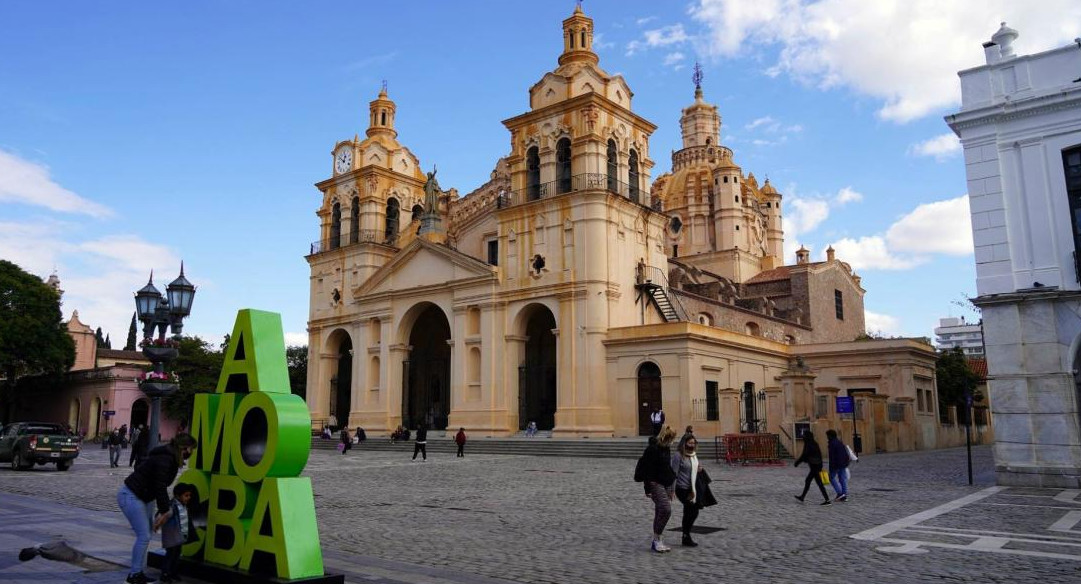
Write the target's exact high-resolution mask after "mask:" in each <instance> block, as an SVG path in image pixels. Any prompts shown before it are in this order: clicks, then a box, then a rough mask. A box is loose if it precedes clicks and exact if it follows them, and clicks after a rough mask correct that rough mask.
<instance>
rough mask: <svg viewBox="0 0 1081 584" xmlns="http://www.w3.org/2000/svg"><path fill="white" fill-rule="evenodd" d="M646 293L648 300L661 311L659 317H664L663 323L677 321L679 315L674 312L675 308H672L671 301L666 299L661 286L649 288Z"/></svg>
mask: <svg viewBox="0 0 1081 584" xmlns="http://www.w3.org/2000/svg"><path fill="white" fill-rule="evenodd" d="M647 291H648V292H649V296H650V298H652V299H653V304H655V305H656V306H657V309H658V310H660V311H661V316H663V317H664V321H665V322H676V321H678V320H679V313H678V312H676V308H675V307H674V306H672V301H671V300H669V299H668V294H667V293H666V292H665V291H664V288H662V287H661V286H656V285H653V286H649V287H648V289H647Z"/></svg>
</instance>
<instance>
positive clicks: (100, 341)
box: [94, 326, 105, 349]
mask: <svg viewBox="0 0 1081 584" xmlns="http://www.w3.org/2000/svg"><path fill="white" fill-rule="evenodd" d="M94 337H95V338H96V339H97V340H98V348H99V349H104V348H105V337H104V336H102V334H101V327H100V326H99V327H98V331H97V332H96V333H94Z"/></svg>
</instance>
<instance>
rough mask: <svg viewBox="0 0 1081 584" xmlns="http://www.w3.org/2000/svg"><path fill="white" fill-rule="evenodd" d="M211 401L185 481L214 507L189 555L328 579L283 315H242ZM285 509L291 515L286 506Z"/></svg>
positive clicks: (206, 398)
mask: <svg viewBox="0 0 1081 584" xmlns="http://www.w3.org/2000/svg"><path fill="white" fill-rule="evenodd" d="M225 355H226V358H225V364H224V365H223V366H222V370H221V376H220V378H219V379H218V386H217V391H216V393H214V394H200V395H196V396H195V410H194V413H193V415H192V425H191V430H192V435H194V436H195V437H196V438H197V439H198V440H199V449H198V450H196V451H195V453H194V454H193V455H192V457H191V460H192V461H193V462H192V468H191V469H189V470H188V471H186V472H185V473H184V474H183V475H181V477H180V481H181V482H185V483H190V484H192V485H195V488H196V490H197V492H198V493H197V494H198V497H197V499H198V502H199V505H200V506H202V505H205V506H206V509H207V518H206V519H207V525H206V529H205V530H204V529H202V528H200V529H197V532H198V533H197V535H198V538H199V539H198V541H195V542H192V543H190V544H187V545H185V546H184V548H183V554H184V556H185V557H188V558H191V559H193V560H196V561H197V560H198V559H199V558H200V557H201V558H202V561H204V562H207V563H213V564H219V565H223V566H226V567H230V568H237V569H240V570H245V571H250V572H253V573H259V574H269V575H272V576H274V577H277V578H283V579H290V580H291V579H299V578H312V577H317V576H323V555H322V551H321V549H320V547H319V530H318V528H317V525H316V521H315V499H314V497H313V495H312V485H311V479H309V478H307V477H301V476H299V475H300V473H301V471H303V470H304V466H305V465H306V464H307V463H308V454H309V452H310V451H311V415H310V414H309V413H308V406H307V404H305V403H304V400H303V399H301V398H300V397H299V396H296V395H293V394H292V393H290V392H289V372H288V369H287V368H286V364H285V337H284V336H283V335H282V326H281V317H280V316H279V315H278V314H276V313H273V312H263V311H259V310H251V309H246V310H241V311H240V312H239V313H237V318H236V325H235V326H234V327H233V335H232V336H231V337H230V340H229V347H228V349H227V350H226V353H225ZM286 507H288V508H286Z"/></svg>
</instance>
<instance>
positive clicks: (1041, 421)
mask: <svg viewBox="0 0 1081 584" xmlns="http://www.w3.org/2000/svg"><path fill="white" fill-rule="evenodd" d="M1017 36H1018V33H1017V31H1014V30H1012V29H1010V28H1008V27H1006V26H1005V24H1003V26H1002V28H1001V29H999V30H998V32H996V33H995V35H994V36H993V37H992V38H991V42H989V43H985V44H984V53H985V56H986V59H987V63H986V65H983V66H980V67H976V68H973V69H969V70H966V71H961V72H960V73H959V75H960V77H961V110H960V111H959V112H958V113H956V114H954V115H951V116H947V118H946V122H947V123H948V124H949V126H950V128H952V129H953V131H954V132H956V133H957V135H958V136H959V137H960V138H961V143H962V145H963V146H964V152H965V169H966V173H967V175H968V194H969V206H970V209H971V213H972V231H973V240H974V243H975V251H976V290H977V294H978V297H977V298H976V299H975V303H976V304H977V305H978V306H979V307H980V308H981V309H982V311H983V320H984V337H985V343H986V348H987V362H988V373H989V387H990V393H991V404H992V415H993V417H994V425H995V433H996V443H995V448H994V453H995V467H996V475H997V479H998V482H999V483H1000V484H1005V485H1034V486H1037V485H1038V486H1054V487H1070V488H1078V487H1079V486H1081V417H1079V404H1078V385H1079V384H1078V380H1079V377H1078V371H1079V370H1081V362H1079V355H1078V349H1079V347H1081V285H1079V279H1081V270H1079V269H1078V265H1079V263H1078V262H1079V259H1081V256H1079V255H1078V252H1079V251H1081V247H1079V244H1081V41H1078V42H1077V44H1070V45H1067V46H1065V47H1061V48H1058V49H1053V50H1050V51H1045V52H1043V53H1037V54H1033V55H1024V56H1017V55H1015V54H1014V52H1013V48H1012V46H1011V45H1012V43H1013V41H1014V40H1015V39H1016V38H1017Z"/></svg>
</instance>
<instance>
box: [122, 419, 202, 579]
mask: <svg viewBox="0 0 1081 584" xmlns="http://www.w3.org/2000/svg"><path fill="white" fill-rule="evenodd" d="M195 445H196V442H195V439H194V438H192V437H191V436H190V435H188V434H177V435H176V437H175V438H173V439H172V440H170V441H169V443H168V444H163V445H161V446H158V447H157V448H155V449H154V450H151V451H150V454H149V455H148V456H147V457H146V460H144V461H143V462H142V463H141V464H139V465H138V466H136V467H135V472H133V473H131V474H130V475H128V478H126V479H124V485H123V486H122V487H120V491H119V492H118V493H117V494H116V502H117V505H119V506H120V510H121V511H122V512H123V513H124V517H126V518H127V520H128V523H130V524H131V528H132V530H133V531H135V545H134V546H133V547H132V548H131V571H130V572H129V573H128V578H127V582H128V584H145V583H146V582H149V580H148V579H147V577H146V574H144V573H143V567H144V566H145V565H146V548H147V547H148V546H149V545H150V525H151V522H152V520H153V519H155V518H156V517H157V515H159V514H162V513H165V512H167V511H168V510H169V485H171V484H172V483H173V480H175V479H176V474H177V472H179V470H180V465H181V464H182V463H183V462H184V460H186V459H187V458H188V457H190V456H191V453H192V451H193V450H195ZM155 506H156V511H157V512H156V513H155Z"/></svg>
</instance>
